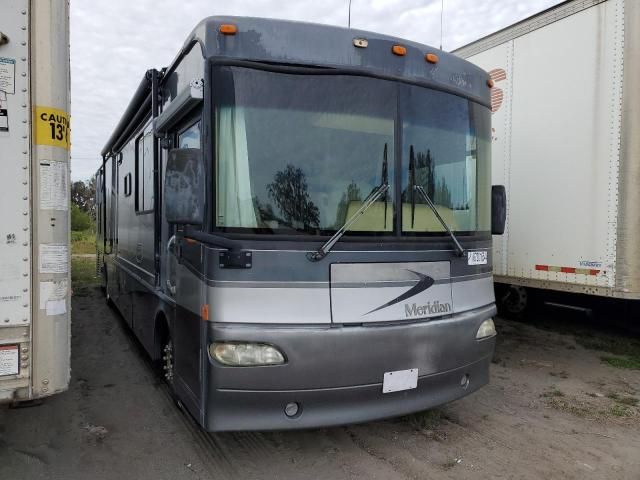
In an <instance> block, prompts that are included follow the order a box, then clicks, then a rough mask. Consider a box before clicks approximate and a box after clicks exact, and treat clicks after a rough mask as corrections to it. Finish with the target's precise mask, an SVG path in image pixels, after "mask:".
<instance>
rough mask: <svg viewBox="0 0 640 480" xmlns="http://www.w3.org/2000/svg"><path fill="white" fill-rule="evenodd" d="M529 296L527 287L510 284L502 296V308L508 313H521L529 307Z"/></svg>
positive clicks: (512, 314)
mask: <svg viewBox="0 0 640 480" xmlns="http://www.w3.org/2000/svg"><path fill="white" fill-rule="evenodd" d="M528 297H529V295H528V294H527V289H526V288H524V287H520V286H518V285H509V286H508V287H507V289H506V290H505V291H504V294H503V295H502V297H501V298H500V306H501V307H502V308H501V310H503V311H504V312H505V313H506V314H507V315H511V316H514V315H520V314H522V313H523V312H524V311H525V310H526V309H527V304H528V300H529V298H528Z"/></svg>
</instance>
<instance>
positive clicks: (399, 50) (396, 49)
mask: <svg viewBox="0 0 640 480" xmlns="http://www.w3.org/2000/svg"><path fill="white" fill-rule="evenodd" d="M391 51H392V52H393V53H394V54H395V55H398V56H400V57H404V56H405V55H406V54H407V49H406V47H403V46H402V45H394V46H393V47H391Z"/></svg>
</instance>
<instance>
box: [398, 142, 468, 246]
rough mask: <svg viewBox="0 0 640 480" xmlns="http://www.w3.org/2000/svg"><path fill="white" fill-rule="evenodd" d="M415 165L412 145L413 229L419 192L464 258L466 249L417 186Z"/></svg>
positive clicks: (410, 161) (410, 177) (410, 154)
mask: <svg viewBox="0 0 640 480" xmlns="http://www.w3.org/2000/svg"><path fill="white" fill-rule="evenodd" d="M415 163H416V161H415V155H414V153H413V145H411V146H410V147H409V182H410V186H411V191H410V192H409V193H410V194H411V228H413V225H414V220H415V214H416V197H415V193H414V192H418V193H419V194H420V195H421V196H422V198H424V201H425V202H427V205H429V208H430V209H431V210H432V211H433V213H434V214H435V216H436V218H437V219H438V221H439V222H440V223H441V224H442V226H443V227H444V229H445V230H446V231H447V233H448V234H449V236H450V237H451V240H453V243H455V245H456V250H458V255H459V256H461V257H462V256H463V255H464V248H462V245H460V242H459V241H458V239H457V238H456V236H455V234H454V233H453V231H452V230H451V228H449V225H447V222H445V221H444V218H442V216H441V215H440V212H438V209H437V208H436V206H435V204H434V203H433V201H432V200H431V198H429V195H428V194H427V192H426V191H425V189H424V188H423V186H422V185H417V184H416V165H415Z"/></svg>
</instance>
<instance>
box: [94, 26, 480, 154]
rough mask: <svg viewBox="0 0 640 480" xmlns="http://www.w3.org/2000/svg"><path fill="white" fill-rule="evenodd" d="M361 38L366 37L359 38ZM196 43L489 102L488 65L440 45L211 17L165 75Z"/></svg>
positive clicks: (138, 101) (127, 118)
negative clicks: (228, 29)
mask: <svg viewBox="0 0 640 480" xmlns="http://www.w3.org/2000/svg"><path fill="white" fill-rule="evenodd" d="M221 25H233V26H235V33H234V34H232V35H229V34H227V35H225V34H223V33H221V32H220V26H221ZM358 39H360V40H366V42H355V40H358ZM355 43H359V46H356V45H355ZM363 44H366V46H363ZM195 45H199V46H200V48H201V50H202V54H203V56H204V58H208V59H216V58H217V59H226V60H244V61H253V62H263V63H271V64H286V65H301V66H316V67H324V68H333V69H336V71H344V72H345V73H350V74H354V73H355V74H357V73H362V74H366V75H372V76H379V77H382V78H388V79H399V80H404V81H409V82H415V83H419V84H423V85H425V86H427V87H430V88H435V89H439V90H444V91H447V92H450V93H453V94H455V95H460V96H464V97H466V98H469V99H471V100H473V101H476V102H478V103H480V104H482V105H485V106H486V107H490V106H491V101H490V90H491V89H490V88H489V86H488V83H487V81H488V80H489V75H488V74H487V73H486V72H485V71H484V70H482V69H480V68H479V67H477V66H475V65H473V64H472V63H470V62H467V61H466V60H463V59H461V58H459V57H457V56H455V55H452V54H450V53H447V52H444V51H442V50H439V49H436V48H433V47H429V46H427V45H423V44H420V43H416V42H410V41H408V40H403V39H401V38H396V37H391V36H388V35H382V34H379V33H373V32H367V31H363V30H355V29H348V28H342V27H334V26H329V25H320V24H315V23H303V22H294V21H288V20H274V19H266V18H252V17H228V16H224V17H208V18H205V19H204V20H202V21H201V22H200V23H199V24H198V25H197V26H196V28H194V29H193V31H192V32H191V34H190V35H189V36H188V37H187V40H186V41H185V43H184V45H183V47H182V49H181V50H180V52H179V53H178V55H177V56H176V58H175V59H174V61H173V62H172V63H171V65H170V66H169V67H168V68H167V69H166V70H165V71H164V78H167V77H168V76H169V75H170V73H171V72H172V71H173V70H174V69H175V68H176V67H177V65H178V64H179V63H180V62H181V61H182V59H183V58H184V56H185V55H186V54H187V53H188V52H189V51H190V50H191V49H192V48H194V47H195ZM395 45H400V46H402V47H404V53H403V54H401V55H398V54H394V52H393V51H392V49H393V47H394V46H395ZM428 54H432V55H431V56H429V60H430V61H427V55H428ZM433 55H435V56H436V58H435V62H434V57H433ZM160 75H161V74H160V72H158V71H157V70H148V71H147V72H146V73H145V76H144V77H143V79H142V81H141V82H140V85H139V86H138V89H137V90H136V92H135V93H134V95H133V98H132V99H131V101H130V103H129V106H128V107H127V109H126V111H125V113H124V115H123V116H122V118H121V119H120V122H119V123H118V125H117V126H116V128H115V129H114V131H113V133H112V134H111V137H110V138H109V140H108V141H107V143H106V145H105V146H104V148H103V149H102V151H101V155H102V157H106V156H108V155H111V154H113V148H114V145H115V144H116V141H117V140H118V139H121V138H122V137H123V136H126V135H125V133H126V132H127V131H128V130H127V128H129V127H130V125H129V124H130V123H131V121H132V120H133V119H134V117H135V115H136V113H139V112H140V110H141V107H142V106H143V104H145V102H146V104H148V105H149V106H150V105H151V95H150V89H151V82H152V80H151V79H152V78H153V77H154V76H156V77H157V78H159V77H160ZM160 82H162V79H160ZM149 108H150V107H149Z"/></svg>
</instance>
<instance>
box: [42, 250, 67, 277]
mask: <svg viewBox="0 0 640 480" xmlns="http://www.w3.org/2000/svg"><path fill="white" fill-rule="evenodd" d="M68 271H69V247H68V246H67V245H55V244H44V243H41V244H40V273H67V272H68Z"/></svg>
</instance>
